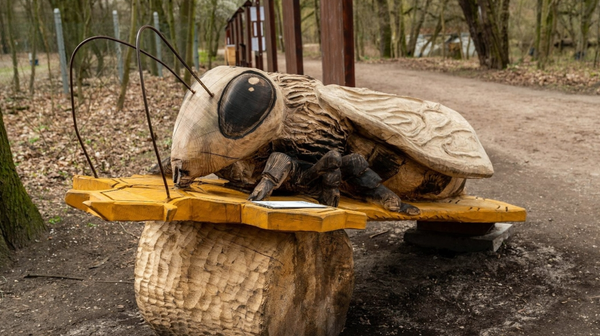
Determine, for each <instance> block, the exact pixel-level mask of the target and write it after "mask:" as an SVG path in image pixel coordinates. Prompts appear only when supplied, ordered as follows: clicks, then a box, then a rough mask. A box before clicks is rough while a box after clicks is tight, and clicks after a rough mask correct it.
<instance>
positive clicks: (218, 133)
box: [171, 66, 285, 187]
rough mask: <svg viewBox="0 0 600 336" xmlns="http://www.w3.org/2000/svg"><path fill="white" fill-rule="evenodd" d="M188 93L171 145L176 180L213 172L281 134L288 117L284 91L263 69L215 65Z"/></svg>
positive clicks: (182, 183)
mask: <svg viewBox="0 0 600 336" xmlns="http://www.w3.org/2000/svg"><path fill="white" fill-rule="evenodd" d="M202 81H203V82H204V84H205V85H206V86H207V87H208V88H209V90H210V91H212V92H213V93H214V97H212V98H211V97H210V96H209V95H208V93H206V92H205V91H204V90H202V89H201V88H200V85H199V84H198V83H196V84H195V85H194V86H193V87H192V88H193V89H194V90H195V91H196V93H194V94H191V93H188V94H187V95H186V97H185V98H184V101H183V104H182V105H181V109H180V110H179V115H178V116H177V121H176V122H175V129H174V131H173V145H172V149H171V164H172V166H173V179H174V181H175V183H176V185H178V186H180V187H183V186H187V185H189V184H190V183H191V182H192V181H193V180H194V179H195V178H196V177H199V176H204V175H207V174H210V173H215V172H217V171H219V170H221V169H223V168H225V167H227V166H229V165H231V164H233V163H234V162H236V161H239V160H241V159H244V158H246V157H248V156H249V155H251V154H253V153H254V152H256V150H258V149H259V148H260V147H262V146H264V145H266V144H267V143H269V142H270V141H272V140H274V139H276V138H277V135H278V134H279V132H280V129H281V127H282V124H283V119H284V111H285V109H284V105H283V95H282V93H281V91H280V89H279V87H278V86H277V85H276V84H275V83H274V82H273V81H272V80H271V79H270V78H269V77H268V75H267V74H266V73H265V72H262V71H260V70H256V69H248V68H237V67H226V66H222V67H217V68H214V69H212V70H210V71H208V72H206V73H205V74H204V76H203V77H202Z"/></svg>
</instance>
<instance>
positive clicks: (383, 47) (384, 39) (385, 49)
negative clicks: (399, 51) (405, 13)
mask: <svg viewBox="0 0 600 336" xmlns="http://www.w3.org/2000/svg"><path fill="white" fill-rule="evenodd" d="M375 3H376V5H377V15H378V16H379V20H377V21H378V23H379V56H381V57H391V56H392V26H391V25H390V13H389V8H388V2H387V0H376V1H375Z"/></svg>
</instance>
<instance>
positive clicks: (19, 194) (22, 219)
mask: <svg viewBox="0 0 600 336" xmlns="http://www.w3.org/2000/svg"><path fill="white" fill-rule="evenodd" d="M45 229H46V226H45V225H44V220H43V219H42V216H41V215H40V213H39V211H38V210H37V208H36V207H35V205H34V204H33V202H32V201H31V198H29V195H27V192H26V191H25V188H24V187H23V184H22V183H21V180H20V179H19V175H18V174H17V171H16V169H15V165H14V163H13V161H12V152H11V150H10V144H9V142H8V136H7V134H6V129H5V128H4V121H3V118H2V113H1V112H0V265H1V264H2V263H3V261H4V262H5V261H6V260H7V259H8V254H7V253H8V250H9V249H13V250H14V249H17V248H21V247H23V246H25V245H26V244H27V243H28V242H29V241H31V240H32V239H34V238H35V237H37V236H38V234H40V233H41V232H43V231H44V230H45Z"/></svg>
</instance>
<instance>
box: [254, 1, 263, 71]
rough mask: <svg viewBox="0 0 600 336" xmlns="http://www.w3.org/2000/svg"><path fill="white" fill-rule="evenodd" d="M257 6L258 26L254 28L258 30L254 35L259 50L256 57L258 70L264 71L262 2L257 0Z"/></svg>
mask: <svg viewBox="0 0 600 336" xmlns="http://www.w3.org/2000/svg"><path fill="white" fill-rule="evenodd" d="M255 6H256V25H255V26H253V28H254V27H255V28H256V31H254V30H253V31H254V35H253V36H255V37H256V42H257V45H258V50H257V51H256V53H255V57H256V68H257V69H260V70H263V69H264V66H263V43H262V39H263V28H262V26H263V21H262V20H261V18H260V0H255Z"/></svg>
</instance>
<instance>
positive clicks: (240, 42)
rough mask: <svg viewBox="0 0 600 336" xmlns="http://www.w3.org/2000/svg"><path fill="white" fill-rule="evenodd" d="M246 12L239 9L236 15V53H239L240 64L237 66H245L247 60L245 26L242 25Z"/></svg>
mask: <svg viewBox="0 0 600 336" xmlns="http://www.w3.org/2000/svg"><path fill="white" fill-rule="evenodd" d="M243 12H244V10H243V9H241V8H239V9H238V10H237V12H236V14H235V24H236V28H237V37H236V40H237V42H236V49H235V50H236V53H237V55H238V56H237V57H238V63H236V65H238V66H245V65H246V60H245V54H244V31H243V29H244V28H243V25H242V13H243Z"/></svg>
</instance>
